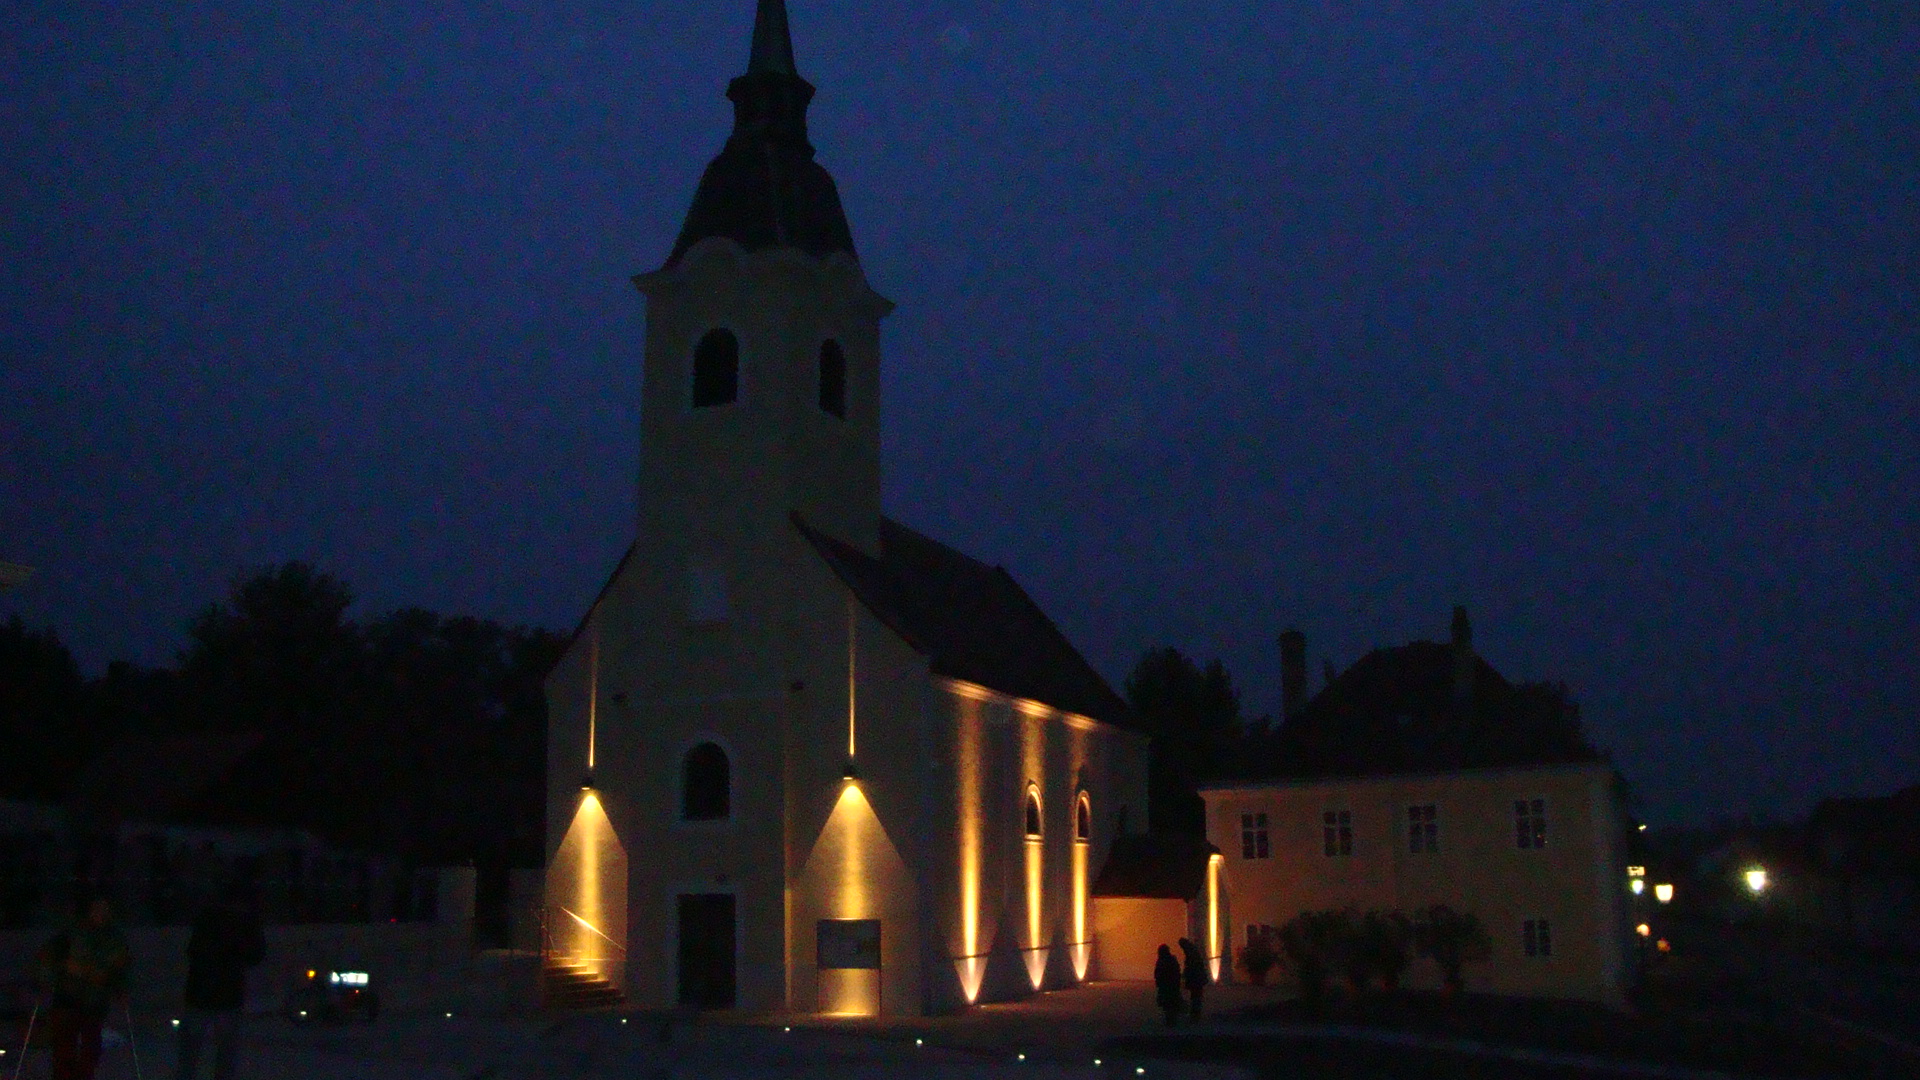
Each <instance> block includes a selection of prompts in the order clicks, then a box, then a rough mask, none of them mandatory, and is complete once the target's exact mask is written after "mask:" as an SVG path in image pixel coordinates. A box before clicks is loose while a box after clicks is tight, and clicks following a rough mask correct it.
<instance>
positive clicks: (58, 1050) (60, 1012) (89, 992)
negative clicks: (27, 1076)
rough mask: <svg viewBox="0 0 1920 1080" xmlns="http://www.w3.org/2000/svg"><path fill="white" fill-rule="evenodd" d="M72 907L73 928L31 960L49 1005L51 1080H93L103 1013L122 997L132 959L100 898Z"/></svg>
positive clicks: (62, 932) (109, 910)
mask: <svg viewBox="0 0 1920 1080" xmlns="http://www.w3.org/2000/svg"><path fill="white" fill-rule="evenodd" d="M76 907H77V911H76V914H77V916H78V918H76V919H75V921H74V923H73V925H72V926H70V927H68V928H67V929H64V930H62V931H60V932H59V933H58V934H55V935H54V936H53V938H52V940H50V941H48V942H47V944H46V945H45V946H44V947H43V948H41V950H40V953H39V955H38V957H37V958H36V959H37V964H36V968H37V974H38V976H39V978H38V982H39V983H40V987H41V992H42V993H43V994H44V995H45V996H46V998H47V999H48V1002H49V1007H48V1009H47V1041H48V1042H50V1043H51V1044H52V1045H53V1080H92V1077H93V1071H94V1069H95V1068H96V1067H97V1066H98V1065H99V1064H100V1027H101V1025H102V1024H104V1023H105V1022H106V1019H107V1011H108V1009H109V1008H110V1007H111V1006H112V1005H113V1004H114V1003H116V1002H120V1001H124V1000H125V999H126V994H127V967H128V965H129V964H130V962H131V956H130V954H129V953H128V951H127V939H126V936H125V935H123V934H122V933H121V932H120V928H119V927H118V926H115V925H114V924H113V908H112V907H111V906H110V905H109V904H108V903H107V901H106V898H105V897H100V896H88V897H83V898H81V900H80V902H79V904H78V905H76Z"/></svg>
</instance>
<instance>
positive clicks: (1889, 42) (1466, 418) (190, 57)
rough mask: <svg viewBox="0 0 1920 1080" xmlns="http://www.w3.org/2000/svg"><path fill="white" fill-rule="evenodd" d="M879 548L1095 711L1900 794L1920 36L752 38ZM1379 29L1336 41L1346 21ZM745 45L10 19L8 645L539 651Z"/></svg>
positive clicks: (1519, 11)
mask: <svg viewBox="0 0 1920 1080" xmlns="http://www.w3.org/2000/svg"><path fill="white" fill-rule="evenodd" d="M790 8H791V11H792V19H793V32H794V40H795V46H796V53H797V56H798V60H799V65H800V69H801V72H802V74H804V75H805V76H806V77H807V78H808V79H810V80H811V81H812V82H813V83H814V84H815V85H816V86H818V87H819V88H820V92H819V95H818V97H817V98H816V99H815V102H814V105H813V108H812V112H811V117H812V134H813V142H814V144H815V145H816V146H817V147H819V149H820V160H821V161H822V163H823V164H825V165H826V166H827V168H828V169H829V170H831V171H832V173H833V174H834V176H835V178H836V179H837V180H838V181H839V185H840V192H841V196H842V198H843V200H844V201H845V204H846V208H847V214H848V218H849V220H850V221H851V223H852V226H853V232H854V239H855V242H856V244H857V245H858V247H859V250H860V254H861V257H862V262H863V265H864V266H865V268H866V272H867V274H868V276H869V278H870V280H871V281H872V282H873V284H874V286H875V287H876V288H877V289H878V290H879V291H880V292H881V293H883V294H884V295H886V296H888V297H890V298H892V299H893V300H895V301H896V302H897V303H898V304H899V309H898V310H897V311H896V312H895V313H894V314H893V316H892V317H891V318H890V319H889V320H888V321H887V322H886V323H885V325H884V337H883V348H884V361H883V363H884V367H883V379H884V382H885V397H884V417H883V423H884V425H885V433H886V434H885V464H886V498H887V504H888V507H889V512H890V513H891V514H892V515H893V516H894V517H896V518H898V519H900V520H902V521H904V522H906V523H907V524H909V525H912V526H914V527H916V528H919V529H921V530H923V531H926V532H928V533H930V534H931V535H933V536H935V537H938V538H940V539H943V540H946V541H947V542H949V543H952V544H954V545H956V546H957V547H959V548H961V549H962V550H964V551H967V552H969V553H971V554H974V555H976V556H978V557H980V558H983V559H986V560H988V561H990V562H998V563H1001V564H1003V565H1005V566H1006V567H1007V569H1008V570H1009V571H1010V572H1012V573H1013V574H1014V576H1015V577H1017V578H1018V579H1019V580H1020V581H1021V582H1022V583H1023V584H1024V585H1025V586H1026V587H1027V589H1028V590H1029V591H1030V592H1031V593H1033V594H1034V596H1035V597H1036V599H1038V600H1039V601H1040V603H1041V604H1042V605H1043V606H1044V607H1045V608H1046V609H1047V610H1048V611H1049V613H1051V614H1052V615H1053V616H1054V618H1055V619H1056V620H1057V621H1058V622H1059V623H1060V625H1061V627H1062V628H1063V629H1064V630H1065V631H1066V633H1067V634H1068V636H1069V637H1070V638H1072V639H1073V640H1074V641H1075V642H1076V643H1077V644H1079V645H1080V646H1081V648H1082V649H1083V650H1084V651H1085V652H1086V653H1087V655H1088V657H1089V658H1090V659H1091V660H1092V661H1093V662H1094V664H1095V665H1096V666H1097V667H1099V668H1100V669H1101V670H1102V671H1103V672H1104V673H1105V674H1106V675H1107V676H1108V677H1109V678H1110V679H1112V680H1113V681H1114V682H1115V683H1116V685H1117V684H1118V683H1119V682H1120V680H1122V679H1123V678H1124V677H1125V675H1126V673H1127V671H1128V670H1129V668H1130V667H1131V665H1132V662H1133V660H1134V659H1135V658H1136V657H1137V656H1138V655H1139V653H1140V652H1141V651H1142V650H1143V649H1145V648H1147V647H1149V646H1153V645H1158V644H1174V645H1178V646H1180V647H1182V648H1184V649H1186V650H1188V651H1190V652H1192V653H1194V654H1196V655H1197V656H1199V657H1200V658H1201V659H1203V660H1204V659H1206V658H1210V657H1213V656H1216V655H1217V656H1220V657H1221V658H1223V659H1224V660H1225V661H1226V663H1227V665H1228V666H1229V668H1230V669H1231V670H1232V671H1233V673H1234V675H1235V676H1236V678H1237V680H1238V681H1239V683H1240V684H1241V686H1242V688H1243V691H1244V694H1245V698H1246V703H1247V705H1248V707H1249V710H1250V711H1251V712H1253V713H1255V714H1258V713H1261V712H1267V711H1277V708H1278V698H1279V689H1278V681H1279V671H1278V669H1279V662H1278V655H1277V647H1276V646H1275V644H1274V638H1275V636H1276V635H1277V634H1278V632H1279V631H1280V630H1281V629H1283V628H1285V627H1286V626H1288V625H1297V626H1298V627H1299V628H1300V629H1301V630H1303V631H1305V633H1306V634H1307V637H1308V648H1309V657H1310V660H1309V663H1310V665H1311V670H1312V683H1313V685H1314V686H1315V687H1316V688H1317V686H1318V685H1319V682H1320V678H1319V671H1320V668H1321V661H1322V658H1323V657H1329V658H1331V659H1332V660H1334V661H1335V662H1336V663H1338V664H1339V665H1341V666H1342V667H1344V666H1345V665H1346V664H1348V663H1351V662H1352V661H1353V660H1354V659H1356V658H1357V657H1358V656H1359V655H1360V654H1361V653H1363V652H1364V651H1365V650H1366V649H1368V648H1370V647H1372V646H1374V645H1376V644H1378V645H1390V644H1397V643H1400V642H1403V641H1407V640H1410V639H1415V638H1431V639H1441V638H1443V637H1444V636H1445V634H1446V632H1447V623H1448V616H1449V613H1450V610H1451V606H1452V605H1453V604H1455V603H1464V604H1466V605H1467V606H1468V608H1469V610H1470V611H1471V613H1472V615H1473V619H1474V628H1475V643H1476V645H1477V646H1478V647H1479V648H1480V651H1481V652H1482V654H1483V655H1484V656H1486V657H1487V659H1488V660H1489V661H1490V662H1491V663H1493V665H1494V666H1495V667H1497V668H1499V669H1500V670H1501V671H1502V672H1504V673H1505V674H1506V675H1507V676H1508V677H1510V678H1514V679H1533V678H1554V679H1564V680H1566V681H1567V682H1568V683H1570V684H1571V686H1572V688H1573V691H1574V693H1575V695H1576V697H1577V698H1578V700H1579V701H1580V703H1581V705H1582V708H1583V712H1584V715H1585V717H1586V719H1587V723H1588V726H1589V729H1590V731H1591V733H1592V735H1593V736H1594V738H1595V740H1596V742H1597V743H1599V744H1600V745H1601V746H1602V747H1603V748H1604V749H1606V750H1608V751H1609V752H1611V753H1612V754H1613V756H1614V758H1615V760H1616V761H1617V762H1618V764H1619V765H1620V766H1621V768H1622V769H1623V770H1624V771H1625V773H1626V774H1627V776H1628V777H1629V779H1630V780H1632V781H1633V782H1634V783H1635V785H1636V787H1637V789H1638V790H1639V792H1640V795H1641V797H1642V798H1643V800H1644V803H1643V805H1644V809H1645V811H1646V813H1647V815H1648V816H1649V817H1650V818H1651V819H1652V820H1654V821H1656V822H1668V821H1685V820H1697V819H1701V818H1704V817H1707V816H1709V815H1712V814H1715V813H1719V812H1749V811H1752V812H1765V813H1772V814H1775V815H1787V814H1793V813H1798V812H1801V811H1804V810H1805V809H1806V808H1807V807H1808V806H1809V805H1810V803H1811V801H1812V800H1814V799H1816V798H1818V797H1821V796H1823V795H1831V794H1882V793H1885V792H1886V791H1889V790H1892V789H1893V788H1895V787H1898V786H1901V785H1903V784H1908V783H1913V782H1916V781H1920V722H1917V720H1916V718H1917V717H1920V687H1917V685H1916V683H1917V680H1916V668H1917V667H1920V664H1917V663H1916V650H1917V649H1920V605H1916V602H1915V596H1914V585H1913V583H1914V579H1915V576H1916V571H1917V570H1920V524H1917V523H1920V494H1916V493H1917V492H1920V196H1917V195H1916V192H1920V9H1917V8H1915V6H1914V5H1913V4H1912V3H1911V0H1890V2H1887V3H1877V4H1869V3H1860V4H1817V3H1804V4H1792V5H1788V4H1776V3H1760V2H1746V0H1739V2H1728V0H1711V2H1705V3H1681V2H1677V0H1657V2H1655V0H1648V2H1645V3H1609V4H1588V3H1574V2H1567V3H1551V2H1550V3H1541V2H1538V0H1527V2H1515V3H1487V2H1484V0H1474V2H1464V0H1419V2H1406V3H1363V4H1347V3H1334V2H1331V0H1317V2H1302V0H1271V2H1266V3H1253V4H1238V3H1235V4H1225V3H1199V2H1187V3H1167V2H1141V0H1119V2H1114V0H1108V2H1103V3H1098V4H1095V3H1090V2H1087V0H1049V2H1048V3H1044V4H1030V3H1019V4H1015V3H985V2H971V0H955V2H952V3H941V4H925V3H907V4H901V3H879V2H873V0H833V2H826V0H790ZM1354 9H1361V10H1357V11H1356V10H1354ZM751 23H752V3H751V0H726V2H719V3H714V2H702V3H687V4H663V3H646V2H641V0H621V2H617V3H616V2H610V0H573V2H568V3H542V2H533V0H521V2H501V0H477V2H476V0H461V2H459V3H451V2H447V3H431V4H429V3H416V2H406V0H400V2H395V0H382V2H379V3H373V2H370V0H329V2H328V3H324V4H316V3H312V2H311V0H299V2H292V0H257V2H253V3H246V4H240V3H223V2H187V3H177V2H168V3H159V2H129V3H117V2H116V3H105V2H102V3H96V4H85V5H82V4H62V3H41V2H32V0H27V2H24V3H14V4H8V5H6V6H5V8H4V10H0V193H3V194H4V199H5V210H4V213H3V214H0V559H10V560H13V561H17V562H25V563H29V564H32V565H36V566H39V567H41V568H42V569H41V573H40V575H39V576H38V577H37V578H35V579H34V581H33V582H32V583H31V584H30V585H29V586H27V587H26V588H25V589H23V590H20V591H18V592H16V593H13V594H10V595H8V596H6V597H4V598H0V615H4V614H7V613H11V612H17V613H18V614H19V615H21V616H22V617H23V618H24V619H26V620H27V621H28V622H29V623H30V624H37V625H48V624H50V625H52V626H54V627H56V628H57V629H58V630H59V632H60V633H61V635H62V636H63V637H64V638H65V639H66V640H67V641H68V642H69V643H70V644H71V645H72V646H73V648H74V650H75V652H76V654H77V655H78V656H79V658H80V660H81V663H82V665H83V667H84V668H86V669H87V670H88V671H89V672H97V671H99V670H100V669H101V668H103V667H104V665H105V663H106V662H107V661H108V660H109V659H114V658H129V659H134V660H137V661H139V662H142V663H147V664H159V663H167V662H170V661H171V660H172V659H173V657H174V656H175V654H176V652H177V651H178V650H179V649H181V648H182V647H183V646H184V643H185V625H186V622H187V620H188V619H189V617H190V616H191V615H192V614H193V612H194V611H195V610H196V609H198V608H199V607H201V606H203V605H205V604H207V603H208V602H210V601H212V600H214V599H217V598H219V597H221V596H223V595H224V594H225V592H226V590H227V588H228V587H229V585H230V584H231V583H232V582H233V580H234V579H235V577H236V575H238V574H240V573H242V572H243V571H245V570H247V569H249V568H253V567H258V566H261V565H264V564H267V563H272V562H277V561H281V560H286V559H302V560H308V561H311V562H313V563H315V564H317V565H318V566H319V567H321V568H322V569H324V570H327V571H329V572H332V573H334V574H336V575H338V576H340V577H342V578H344V579H345V580H346V581H347V582H348V583H349V584H351V585H352V586H353V588H354V589H355V591H356V593H357V595H358V596H359V598H360V599H359V603H358V605H357V607H356V611H357V612H358V613H359V614H362V615H373V614H377V613H380V612H383V611H386V610H390V609H392V608H395V607H400V606H407V605H418V606H425V607H431V608H435V609H439V610H443V611H448V612H465V613H472V614H478V615H483V616H488V617H492V618H496V619H500V620H504V621H508V622H516V623H518V622H528V623H535V624H541V625H545V626H549V627H553V628H557V629H566V628H570V627H571V626H572V625H573V624H574V623H575V622H576V621H577V620H578V619H579V617H580V615H581V614H582V612H583V611H584V610H585V606H586V604H587V603H588V602H589V601H590V600H591V599H592V597H593V595H594V593H595V591H596V590H597V589H598V588H599V586H600V584H601V583H602V581H603V580H604V579H605V577H606V575H607V573H608V572H609V571H610V570H611V569H612V566H613V564H614V561H615V560H616V558H617V557H618V556H619V554H620V552H621V551H622V550H623V549H624V547H625V546H626V544H627V542H628V540H629V539H630V537H631V529H632V519H633V514H634V493H633V484H634V478H635V470H636V459H637V454H638V446H639V434H640V433H639V426H638V416H639V398H638V394H639V389H638V388H639V365H640V351H641V331H642V325H643V316H644V311H645V309H644V305H643V302H642V300H641V298H640V296H639V295H638V294H637V293H636V292H635V290H634V289H633V286H632V285H631V284H630V283H629V280H628V279H629V277H630V276H631V275H633V274H634V273H637V272H641V271H646V270H651V269H654V268H655V267H657V266H658V265H659V264H660V262H661V261H662V260H663V259H664V258H665V256H666V254H667V252H668V250H669V248H670V247H671V245H672V241H673V237H674V235H675V233H676V232H677V231H678V229H679V227H680V223H681V219H682V216H683V215H684V214H685V212H686V209H687V206H688V203H689V201H690V200H691V198H692V195H693V191H694V185H695V183H696V181H697V180H698V178H699V175H700V171H701V169H702V168H703V167H704V166H705V164H706V162H707V161H708V160H709V159H710V158H711V157H712V156H713V154H714V153H715V152H717V151H718V150H719V148H720V145H721V143H722V142H723V141H724V139H725V137H726V135H727V132H728V130H729V129H730V124H731V111H730V106H729V104H728V102H727V101H726V100H725V98H724V96H723V92H724V89H725V86H726V82H727V80H728V79H729V78H730V77H732V76H733V75H736V74H738V73H739V72H740V71H741V70H743V68H744V66H745V62H746V56H747V40H748V33H749V30H750V27H751Z"/></svg>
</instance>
